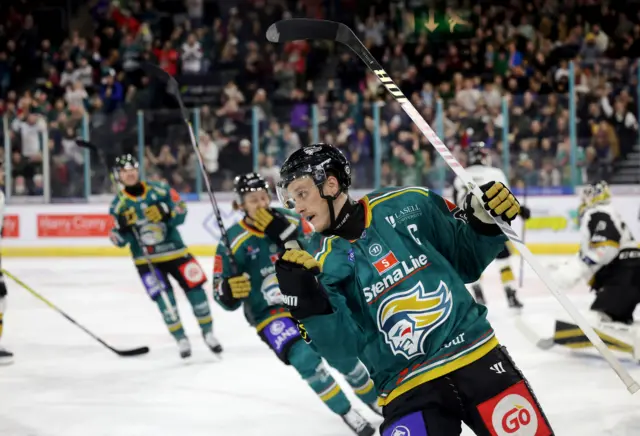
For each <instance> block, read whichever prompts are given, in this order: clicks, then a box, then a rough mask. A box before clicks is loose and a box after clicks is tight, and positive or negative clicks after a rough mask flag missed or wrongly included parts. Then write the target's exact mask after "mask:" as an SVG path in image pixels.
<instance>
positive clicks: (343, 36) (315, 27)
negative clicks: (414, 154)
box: [266, 18, 640, 394]
mask: <svg viewBox="0 0 640 436" xmlns="http://www.w3.org/2000/svg"><path fill="white" fill-rule="evenodd" d="M266 37H267V39H268V40H269V41H271V42H288V41H296V40H302V39H311V40H318V39H320V40H332V41H337V42H340V43H342V44H344V45H346V46H347V47H349V49H350V50H351V51H353V52H354V53H355V54H356V55H358V57H359V58H360V59H362V61H363V62H364V63H365V64H366V65H367V68H369V69H370V70H371V71H372V72H373V73H374V74H375V75H376V76H377V77H378V80H380V82H382V84H383V85H384V87H385V88H386V89H387V91H388V92H389V93H390V94H391V95H392V96H393V98H394V99H395V100H396V101H397V102H398V103H399V104H400V107H402V110H403V111H404V112H405V113H406V114H407V115H408V116H409V118H411V120H412V121H413V123H414V124H415V125H416V127H418V129H419V130H420V132H422V134H423V135H424V136H425V137H426V138H427V139H428V140H429V142H430V143H431V145H432V146H433V147H434V148H435V149H436V151H437V152H438V154H439V155H440V157H442V158H443V159H444V161H445V162H446V163H447V165H449V167H450V168H451V170H452V171H453V172H454V173H455V174H456V175H457V176H458V177H460V179H461V180H462V181H463V182H464V183H465V185H466V186H467V187H468V188H469V191H470V192H472V193H473V195H475V196H476V198H478V199H479V200H480V201H482V200H481V199H482V197H483V193H482V191H481V190H480V187H479V186H478V184H477V183H475V182H474V180H473V178H472V177H471V176H470V175H469V173H468V172H467V171H466V170H465V169H464V167H463V166H462V165H461V164H460V162H458V160H457V159H456V158H455V157H454V156H453V154H452V153H451V151H450V150H449V148H448V147H447V146H446V145H445V144H444V142H442V140H441V139H440V138H439V137H438V135H437V134H436V132H435V131H434V130H433V128H432V127H431V126H430V125H429V123H427V121H426V120H425V119H424V118H423V117H422V115H420V112H418V110H417V109H416V108H415V107H414V106H413V104H411V102H410V101H409V99H408V98H407V97H406V96H405V95H404V93H403V92H402V91H401V90H400V88H399V87H398V85H396V84H395V83H393V80H392V79H391V77H389V74H387V72H386V71H385V70H384V69H383V68H382V66H381V65H380V64H379V63H378V61H377V60H376V59H375V58H374V57H373V56H372V55H371V53H370V52H369V50H367V48H366V47H365V45H364V44H363V43H362V41H360V39H358V37H357V36H356V35H355V33H353V31H352V30H351V29H349V27H347V26H345V25H344V24H342V23H337V22H334V21H326V20H313V19H305V18H294V19H290V20H281V21H278V22H276V23H274V24H272V25H271V26H269V29H267V34H266ZM493 220H494V221H495V223H496V225H498V227H499V228H500V230H502V232H503V233H504V234H505V236H507V238H509V239H510V240H511V242H512V243H513V245H514V246H515V247H516V248H517V249H518V251H519V252H520V255H521V256H522V257H524V259H525V260H526V261H527V263H528V264H529V266H531V269H533V270H534V271H535V273H536V274H537V275H538V277H539V278H540V280H542V282H543V283H544V284H545V285H546V286H547V288H548V289H549V291H550V292H551V294H552V295H553V296H554V297H555V298H556V300H558V302H559V303H560V304H561V305H562V307H563V308H564V309H565V311H566V312H567V313H568V314H569V315H570V316H571V318H573V320H574V321H575V322H576V324H577V325H578V326H579V327H580V329H581V330H582V331H583V332H584V333H585V336H587V338H588V339H589V340H590V341H591V343H592V344H593V346H594V347H595V348H596V349H597V350H598V352H599V353H600V354H601V355H602V357H604V358H605V360H606V361H607V363H608V364H609V365H610V366H611V368H612V369H613V370H614V371H615V372H616V374H617V375H618V377H620V379H621V380H622V381H623V383H624V384H625V386H626V387H627V390H628V391H629V392H631V393H632V394H633V393H636V392H637V391H638V390H640V385H639V384H638V382H636V381H635V380H634V379H633V378H632V377H631V375H630V374H629V372H628V371H627V370H626V369H625V368H624V367H623V366H622V365H621V364H620V362H619V361H618V359H616V357H615V356H614V355H613V353H611V351H610V350H609V349H608V348H607V346H606V345H605V343H604V342H603V341H602V339H600V337H599V336H598V335H597V333H596V332H595V331H594V330H593V328H592V327H591V326H590V325H589V322H588V321H587V320H586V319H585V318H584V316H583V315H582V314H580V312H579V311H578V309H577V308H576V307H575V306H574V305H573V303H571V301H570V300H569V299H568V298H567V296H566V295H565V294H564V293H563V292H562V290H561V289H560V287H559V286H558V285H557V284H556V283H555V282H554V281H553V280H552V279H551V276H550V275H549V273H548V271H547V270H546V268H545V267H544V266H543V265H542V264H541V263H540V261H539V260H538V259H536V257H535V256H534V255H533V253H531V250H529V248H528V247H527V246H526V245H525V244H524V242H523V241H522V239H521V238H520V236H519V235H518V233H517V232H516V231H514V230H513V229H512V228H511V226H510V225H509V224H508V223H506V222H505V221H504V220H503V219H502V218H501V217H493Z"/></svg>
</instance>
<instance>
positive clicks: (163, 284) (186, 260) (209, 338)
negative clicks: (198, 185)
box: [109, 154, 222, 358]
mask: <svg viewBox="0 0 640 436" xmlns="http://www.w3.org/2000/svg"><path fill="white" fill-rule="evenodd" d="M116 168H117V169H118V177H119V181H120V183H121V184H122V185H123V186H124V189H122V190H121V191H120V192H118V195H117V196H116V198H115V199H114V200H113V202H112V203H111V208H110V210H109V212H110V213H111V215H112V216H113V217H114V219H115V222H116V226H115V228H114V229H113V230H112V231H111V235H110V239H111V241H112V242H113V243H114V244H115V245H117V246H118V247H124V246H126V245H128V246H129V248H130V250H131V254H132V256H133V260H134V263H135V265H136V268H137V270H138V273H139V274H140V278H141V279H142V283H143V285H144V286H145V288H146V290H147V293H148V294H149V297H151V299H152V300H153V301H155V302H156V304H157V305H158V308H159V309H160V312H161V313H162V315H163V317H164V321H165V323H166V324H167V327H168V329H169V332H171V334H172V335H173V337H174V338H175V339H176V341H177V342H178V348H179V351H180V356H181V357H183V358H186V357H189V356H190V355H191V345H190V343H189V340H188V339H187V336H186V334H185V332H184V329H183V327H182V322H181V321H180V315H179V313H178V308H177V305H176V300H175V296H174V293H173V289H172V286H171V284H170V282H169V275H170V276H172V277H173V278H174V279H175V280H176V281H177V282H178V283H179V284H180V287H182V289H183V290H184V291H185V293H186V295H187V298H188V300H189V303H191V307H192V309H193V313H194V315H195V316H196V318H197V320H198V324H199V325H200V329H201V331H202V336H203V337H204V341H205V342H206V344H207V345H208V346H209V348H210V349H211V351H213V352H214V353H221V352H222V347H221V345H220V343H219V342H218V340H217V339H216V337H215V336H214V335H213V321H212V318H211V311H210V310H209V302H208V301H207V295H206V293H205V291H204V289H203V287H202V286H203V285H204V284H205V283H206V281H207V277H206V275H205V273H204V271H203V270H202V268H201V267H200V265H199V264H198V261H197V260H196V259H195V258H194V257H193V256H192V255H191V254H190V253H189V249H188V248H187V247H186V246H185V245H184V243H183V242H182V237H181V236H180V233H179V231H178V226H179V225H181V224H182V223H184V220H185V217H186V215H187V208H186V205H185V203H184V202H183V201H182V200H181V198H180V195H179V194H178V193H177V192H176V191H175V190H174V189H172V188H171V187H169V186H168V185H165V184H163V183H155V182H150V183H147V182H142V181H140V176H139V172H138V162H137V160H136V159H135V158H134V157H133V156H132V155H130V154H126V155H123V156H120V157H118V158H117V159H116ZM149 262H150V263H151V265H153V269H154V270H152V269H151V268H150V267H149Z"/></svg>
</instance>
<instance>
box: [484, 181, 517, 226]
mask: <svg viewBox="0 0 640 436" xmlns="http://www.w3.org/2000/svg"><path fill="white" fill-rule="evenodd" d="M484 186H486V185H484ZM483 191H484V196H483V198H482V199H483V200H485V209H487V210H489V211H490V212H491V215H493V216H501V217H503V218H504V219H505V220H507V221H511V220H513V219H514V218H515V217H516V216H517V215H518V213H520V203H518V200H516V198H515V197H514V196H513V194H512V193H511V191H510V190H509V188H507V187H506V186H504V185H503V184H502V183H500V182H493V183H491V185H490V186H489V187H488V189H487V190H486V191H485V190H484V189H483Z"/></svg>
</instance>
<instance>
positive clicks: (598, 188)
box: [552, 182, 640, 359]
mask: <svg viewBox="0 0 640 436" xmlns="http://www.w3.org/2000/svg"><path fill="white" fill-rule="evenodd" d="M578 212H579V217H580V253H579V254H578V256H576V257H574V258H572V259H570V260H569V261H567V262H566V263H564V264H561V265H559V266H558V267H557V268H556V269H554V270H553V272H552V274H553V278H554V279H555V281H556V283H557V284H558V285H560V287H561V288H562V289H570V288H573V287H574V286H575V285H576V284H578V283H579V282H581V281H588V282H589V286H590V287H591V289H592V290H593V291H595V293H596V299H595V301H594V302H593V304H592V305H591V310H592V311H594V312H595V313H596V314H597V317H598V319H597V321H596V323H597V325H596V327H597V328H599V329H601V330H603V329H604V330H607V332H606V333H613V334H615V333H614V332H615V331H618V332H621V333H623V334H622V336H619V337H620V338H621V339H623V340H625V342H631V343H635V344H634V355H635V357H636V359H640V349H638V345H640V344H638V342H637V341H638V333H640V332H637V331H633V329H629V328H628V326H632V325H633V311H634V310H635V308H636V306H637V305H638V303H640V248H639V247H638V243H637V242H636V240H635V239H634V237H633V235H632V234H631V232H630V231H629V227H628V226H627V225H626V224H625V223H624V221H622V218H621V217H620V215H619V214H618V212H616V211H615V210H614V209H613V206H612V205H611V194H610V191H609V187H608V186H607V184H606V182H599V183H596V184H595V185H590V186H587V187H586V188H585V189H584V190H583V192H582V194H581V203H580V207H579V210H578ZM625 333H626V334H625ZM616 336H618V335H616Z"/></svg>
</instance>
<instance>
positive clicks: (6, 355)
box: [0, 161, 13, 365]
mask: <svg viewBox="0 0 640 436" xmlns="http://www.w3.org/2000/svg"><path fill="white" fill-rule="evenodd" d="M0 183H1V184H3V185H4V163H3V162H1V161H0ZM4 208H5V197H4V192H2V191H0V240H1V239H2V230H3V229H4ZM6 310H7V285H6V284H5V282H4V275H3V274H2V270H0V339H2V330H3V328H4V313H5V311H6ZM11 362H13V353H11V352H10V351H9V350H7V349H5V348H4V347H2V345H0V365H3V364H9V363H11Z"/></svg>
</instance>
